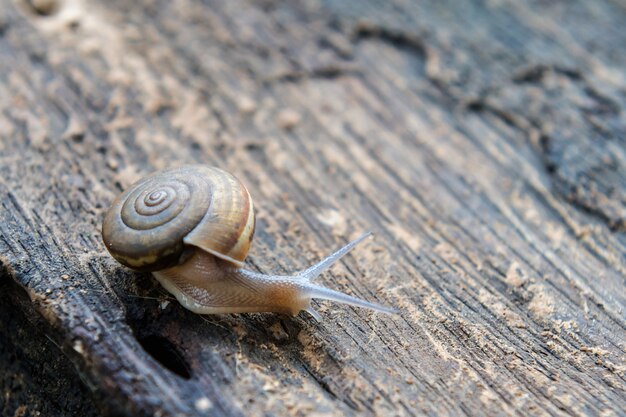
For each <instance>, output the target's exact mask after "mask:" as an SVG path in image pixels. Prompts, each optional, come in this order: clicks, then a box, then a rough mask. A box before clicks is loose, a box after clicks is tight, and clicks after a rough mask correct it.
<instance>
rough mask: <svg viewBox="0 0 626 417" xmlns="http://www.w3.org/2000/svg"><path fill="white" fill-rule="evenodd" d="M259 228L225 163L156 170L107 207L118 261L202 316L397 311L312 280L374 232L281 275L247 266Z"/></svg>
mask: <svg viewBox="0 0 626 417" xmlns="http://www.w3.org/2000/svg"><path fill="white" fill-rule="evenodd" d="M254 227H255V216H254V207H253V205H252V199H251V197H250V194H249V193H248V190H247V189H246V188H245V187H244V186H243V184H242V183H241V182H239V180H238V179H236V178H235V177H234V176H233V175H231V174H229V173H227V172H225V171H223V170H221V169H218V168H213V167H208V166H197V165H193V166H187V167H182V168H176V169H168V170H163V171H159V172H156V173H154V174H152V175H150V176H148V177H146V178H144V179H142V180H140V181H138V182H137V183H135V184H133V185H132V186H131V187H130V189H128V190H126V191H125V192H123V193H122V194H120V195H119V196H118V197H117V198H116V199H115V201H114V202H113V204H112V205H111V208H109V210H108V212H107V213H106V216H105V218H104V222H103V224H102V239H103V240H104V243H105V245H106V248H107V249H108V251H109V252H110V253H111V255H112V256H113V257H114V258H115V259H116V260H117V261H119V262H120V263H122V264H123V265H126V266H128V267H130V268H132V269H135V270H139V271H150V272H152V274H153V275H154V277H155V278H156V279H157V280H158V281H159V282H160V283H161V285H162V286H163V287H165V289H166V290H168V291H169V292H170V293H172V294H173V295H174V296H175V297H176V298H177V299H178V301H179V302H180V303H181V304H182V305H183V306H184V307H186V308H187V309H189V310H191V311H193V312H195V313H199V314H219V313H252V312H278V313H287V314H292V315H296V314H298V313H299V312H300V311H301V310H306V311H308V312H309V313H310V314H311V315H312V316H313V317H314V318H315V319H317V320H320V319H321V317H320V315H319V313H317V312H316V311H315V310H314V309H313V308H312V307H311V299H313V298H319V299H324V300H332V301H338V302H341V303H345V304H351V305H354V306H359V307H365V308H369V309H372V310H376V311H380V312H384V313H395V312H396V310H394V309H391V308H387V307H384V306H382V305H379V304H374V303H369V302H367V301H364V300H361V299H358V298H355V297H352V296H349V295H347V294H344V293H341V292H339V291H334V290H331V289H329V288H325V287H322V286H320V285H318V284H315V283H313V279H314V278H316V277H317V276H319V275H320V274H321V273H322V272H324V271H325V270H327V269H328V268H329V267H330V266H331V265H332V264H334V263H335V262H337V260H339V259H340V258H341V257H342V256H343V255H345V254H346V253H348V252H349V251H350V250H351V249H352V248H353V247H354V246H356V245H357V244H358V243H359V242H361V241H362V240H363V239H365V238H366V237H367V236H369V233H365V234H363V235H362V236H360V237H359V238H357V239H356V240H354V241H352V242H350V243H348V244H347V245H346V246H344V247H343V248H341V249H339V250H337V251H336V252H334V253H333V254H331V255H330V256H328V257H327V258H325V259H323V260H322V261H320V262H319V263H317V264H315V265H313V266H311V267H310V268H308V269H305V270H304V271H301V272H298V273H297V274H295V275H292V276H282V275H265V274H260V273H257V272H253V271H249V270H247V269H244V268H243V261H244V259H245V258H246V255H247V254H248V250H249V248H250V245H251V243H252V237H253V235H254Z"/></svg>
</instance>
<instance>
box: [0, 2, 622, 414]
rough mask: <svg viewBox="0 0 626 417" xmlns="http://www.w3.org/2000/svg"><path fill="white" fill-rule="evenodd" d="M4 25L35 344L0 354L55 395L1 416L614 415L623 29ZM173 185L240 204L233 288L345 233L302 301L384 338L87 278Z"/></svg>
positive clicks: (109, 6) (13, 252)
mask: <svg viewBox="0 0 626 417" xmlns="http://www.w3.org/2000/svg"><path fill="white" fill-rule="evenodd" d="M127 3H130V4H127ZM32 4H33V2H30V3H29V2H25V1H23V2H22V1H20V2H17V3H15V2H12V1H9V0H2V1H1V2H0V10H1V11H0V138H1V140H0V171H1V176H0V204H1V206H0V260H1V263H2V275H1V276H2V277H3V280H4V281H5V282H4V283H3V288H5V287H6V288H7V289H6V291H3V293H4V295H3V296H4V297H5V298H4V299H6V300H8V302H10V303H9V304H10V305H11V306H15V308H17V309H18V310H19V311H20V314H21V316H18V318H16V319H15V320H17V322H18V323H23V324H24V326H29V327H28V328H29V329H31V331H32V332H34V333H36V334H37V338H33V341H32V344H31V345H30V347H29V343H31V342H29V341H27V340H25V338H24V337H23V336H19V335H17V336H13V335H14V334H15V330H14V329H15V328H16V324H15V322H9V323H8V324H7V323H4V322H3V323H0V336H1V337H2V340H3V342H2V343H3V344H4V340H5V339H6V340H7V346H12V348H10V349H0V352H2V353H3V354H5V352H19V346H20V345H21V344H24V350H25V351H26V352H28V353H24V354H23V356H22V357H21V358H20V360H21V361H24V362H31V363H32V362H36V361H45V359H44V358H50V360H51V358H54V357H56V355H55V352H54V351H50V352H49V353H37V352H32V351H31V350H32V349H33V348H34V346H35V342H36V340H44V339H46V340H48V339H47V338H49V340H50V343H52V344H50V343H48V344H47V345H46V349H53V346H55V345H57V346H59V347H60V350H61V351H62V352H63V354H64V355H65V356H66V357H67V361H68V362H69V363H71V364H72V365H73V367H74V368H75V369H76V372H77V375H79V376H80V380H79V379H78V378H74V380H71V378H72V376H71V375H72V371H71V369H70V368H69V367H63V364H62V363H59V362H54V363H51V364H50V365H49V366H48V367H47V368H44V371H42V375H44V377H42V381H49V380H50V376H49V375H50V374H52V373H54V370H55V369H59V371H58V372H59V373H60V374H61V375H63V378H62V379H63V382H62V383H61V384H65V385H66V386H67V387H68V388H67V389H68V390H70V391H71V392H73V393H76V394H75V396H76V398H77V402H76V403H74V402H68V403H67V404H65V405H60V406H56V405H52V406H49V407H50V408H44V407H45V406H44V405H43V404H44V403H45V398H46V397H47V396H54V395H56V394H55V393H56V392H58V391H55V390H51V391H47V390H46V389H41V390H39V391H37V390H35V391H32V392H40V393H41V394H40V395H41V396H42V401H41V402H37V401H36V400H33V399H32V397H33V395H32V394H28V393H26V394H23V395H22V396H21V397H20V394H19V390H18V393H17V394H16V395H14V396H6V395H5V397H3V398H2V400H0V401H4V403H0V405H1V407H0V410H2V411H3V413H4V414H8V415H12V414H14V413H17V412H18V411H19V412H20V413H25V412H31V413H34V411H36V410H43V411H46V410H47V411H48V412H58V413H63V412H64V413H67V414H68V415H71V414H72V413H75V412H77V410H80V412H82V413H94V412H95V411H94V410H93V406H92V405H91V402H92V401H93V402H94V403H95V404H96V406H97V407H98V409H99V410H100V411H101V412H104V413H107V414H128V415H163V416H166V415H167V416H169V415H172V416H175V415H204V414H207V413H210V414H211V415H243V414H246V415H248V414H251V415H286V414H294V415H309V414H313V413H326V414H332V415H339V414H345V415H356V414H365V415H389V414H393V415H422V414H430V415H460V414H470V415H528V414H533V415H624V410H625V409H626V395H625V394H626V388H625V381H624V377H625V376H624V370H625V369H626V368H625V356H626V355H625V353H626V345H625V343H626V342H625V337H626V331H625V330H626V321H625V317H624V308H625V306H626V291H624V288H625V284H626V282H625V279H626V256H625V254H626V250H625V245H626V235H625V232H626V228H625V219H626V209H625V207H626V192H625V191H626V169H625V165H626V150H625V149H626V148H625V146H624V141H625V140H626V122H625V120H626V118H625V116H624V111H625V110H624V109H626V71H625V70H624V68H626V47H624V45H626V32H625V31H623V30H622V29H623V28H622V26H623V22H624V21H625V20H626V5H624V4H623V3H621V2H611V1H608V0H607V1H598V2H593V3H592V2H582V1H581V2H568V3H567V4H564V3H563V4H561V3H550V4H543V3H541V2H532V1H526V2H521V1H516V2H487V3H483V2H478V1H473V2H464V3H461V4H458V3H457V2H448V3H442V2H439V1H434V2H429V1H420V2H407V3H404V2H392V3H389V2H382V3H381V2H375V1H354V2H353V1H342V2H334V1H333V2H324V1H309V2H296V3H293V4H292V3H287V2H285V3H278V2H272V1H265V2H261V3H258V4H257V3H254V2H246V1H229V2H223V3H222V2H193V1H190V0H177V1H173V2H166V1H141V2H124V1H117V0H116V1H111V2H96V1H79V0H65V1H64V2H60V3H58V6H57V7H56V8H53V9H51V11H46V10H44V9H41V6H39V7H40V9H39V12H37V10H35V9H34V8H33V6H32ZM184 163H206V164H210V165H217V166H219V167H221V168H224V169H226V170H228V171H230V172H232V173H234V174H235V175H237V176H238V177H240V178H241V179H242V181H243V182H244V183H245V184H246V185H247V186H248V188H249V189H250V191H251V193H252V195H253V197H254V199H255V205H256V207H257V210H258V226H257V236H256V239H255V244H254V248H253V251H252V253H251V255H250V258H249V262H248V263H249V266H250V267H251V268H255V269H258V270H261V271H272V272H289V271H295V270H298V269H301V268H302V267H305V266H307V265H308V264H310V263H311V262H313V261H315V260H317V259H319V258H320V257H321V256H323V255H325V254H326V253H328V252H329V251H330V250H332V249H334V248H336V247H337V246H339V245H341V244H343V243H345V242H346V241H347V240H348V239H349V238H351V237H355V236H356V235H357V234H358V233H360V232H361V231H363V230H367V229H371V230H373V231H374V233H375V239H374V240H372V241H370V242H369V243H367V244H365V245H363V247H361V248H359V249H357V250H356V251H355V252H354V254H353V255H351V256H348V257H347V259H346V260H345V262H343V263H342V265H339V266H337V267H334V268H333V270H332V273H331V274H326V275H325V276H324V277H323V278H322V279H323V280H324V281H325V282H326V283H327V284H328V285H330V286H332V287H335V288H338V289H341V290H343V291H346V292H348V293H353V294H355V295H358V296H359V297H363V298H366V299H369V300H377V301H379V302H381V303H385V304H390V305H396V306H398V307H399V308H401V309H402V314H401V316H399V317H396V318H390V317H386V316H380V315H377V314H373V313H370V312H364V311H362V310H358V309H356V308H351V307H345V306H338V305H329V304H326V303H321V304H320V306H319V309H320V311H321V313H322V315H323V317H324V319H325V320H324V321H323V322H321V323H315V322H313V321H312V320H311V319H310V317H308V316H306V315H304V314H303V315H301V316H299V317H298V318H290V317H285V316H280V315H273V314H250V315H233V316H207V317H201V316H196V315H194V314H192V313H190V312H187V311H185V310H184V309H183V308H182V307H181V306H180V305H178V304H177V303H176V302H175V301H173V300H171V297H169V296H168V295H167V293H166V292H165V291H164V290H163V289H161V288H160V287H159V286H158V285H157V284H156V283H155V281H154V280H153V279H151V278H150V276H148V275H145V274H138V273H133V272H130V271H128V270H127V269H125V268H123V267H121V266H120V265H118V264H117V263H115V261H113V260H112V258H111V257H110V256H108V254H107V253H106V250H105V249H104V246H103V244H102V242H101V239H100V232H99V227H100V223H101V221H102V217H103V214H104V211H105V210H106V208H107V206H108V204H109V203H110V202H111V201H112V199H113V198H114V196H115V195H116V194H117V193H118V192H119V191H120V190H122V189H124V188H125V187H126V186H128V185H129V184H130V183H132V182H133V181H134V180H135V179H137V178H139V177H140V176H142V175H144V174H147V173H149V172H151V171H153V170H155V169H159V168H163V167H167V166H171V165H179V164H184ZM22 290H25V291H26V294H27V295H28V300H26V301H25V300H22V298H20V297H18V294H20V293H21V291H22ZM20 300H21V301H20ZM7 311H8V310H2V311H0V312H1V313H2V314H1V316H0V317H3V318H7V320H8V318H9V317H10V315H9V314H8V313H7ZM20 317H22V318H20ZM26 317H30V319H26ZM3 321H4V320H3ZM29 349H30V350H29ZM10 354H14V353H10ZM0 363H9V362H8V361H7V359H5V358H3V359H2V361H0ZM19 369H26V368H19ZM19 369H18V368H17V367H13V368H9V372H23V373H26V372H30V373H28V375H33V374H35V373H36V372H37V371H19ZM29 378H31V377H30V376H29ZM35 379H36V378H35ZM12 380H17V377H15V378H13V379H12V377H11V376H9V377H6V376H5V377H4V378H3V379H2V381H5V382H4V384H5V386H3V390H4V392H7V390H9V391H10V390H11V387H7V386H6V385H7V384H8V382H6V381H12ZM80 381H82V382H80ZM82 383H84V384H85V386H87V387H89V388H90V389H91V391H92V392H93V396H91V395H86V394H85V391H84V388H81V386H82V385H81V384H82ZM60 386H63V385H60ZM28 395H30V397H29V396H28ZM81 396H84V400H83V401H80V400H81ZM20 406H25V407H26V408H20V409H19V410H18V407H20ZM20 410H21V411H20Z"/></svg>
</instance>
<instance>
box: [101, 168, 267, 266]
mask: <svg viewBox="0 0 626 417" xmlns="http://www.w3.org/2000/svg"><path fill="white" fill-rule="evenodd" d="M254 226H255V217H254V208H253V205H252V199H251V198H250V195H249V193H248V190H246V188H245V187H244V186H243V184H241V182H239V180H237V179H236V178H235V177H234V176H232V175H231V174H229V173H227V172H225V171H222V170H220V169H218V168H213V167H207V166H188V167H183V168H177V169H169V170H164V171H160V172H157V173H155V174H152V175H151V176H149V177H147V178H144V179H142V180H140V181H139V182H137V183H135V184H133V185H132V186H131V187H130V188H129V189H128V190H126V191H125V192H123V193H122V194H121V195H120V196H118V197H117V198H116V200H115V201H114V202H113V204H112V205H111V208H110V209H109V211H108V212H107V214H106V216H105V219H104V223H103V225H102V239H103V240H104V243H105V245H106V247H107V249H108V250H109V252H110V253H111V255H113V257H114V258H115V259H117V260H118V261H119V262H120V263H122V264H124V265H126V266H128V267H131V268H133V269H137V270H144V271H157V270H161V269H165V268H168V267H171V266H174V265H177V264H178V262H179V259H180V257H181V255H182V253H183V251H184V250H185V248H186V247H195V248H199V249H201V250H204V251H206V252H209V253H212V254H213V255H215V256H217V257H220V258H222V259H225V260H227V261H230V262H232V263H233V264H235V265H240V264H241V263H242V262H243V260H244V259H245V258H246V255H247V254H248V250H249V248H250V244H251V242H252V237H253V235H254Z"/></svg>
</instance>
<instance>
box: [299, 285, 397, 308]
mask: <svg viewBox="0 0 626 417" xmlns="http://www.w3.org/2000/svg"><path fill="white" fill-rule="evenodd" d="M307 289H308V290H309V294H310V297H311V298H320V299H322V300H329V301H337V302H339V303H344V304H349V305H353V306H357V307H364V308H369V309H370V310H374V311H378V312H381V313H387V314H397V313H399V312H400V311H399V310H397V309H395V308H390V307H385V306H383V305H380V304H376V303H370V302H369V301H365V300H361V299H360V298H356V297H353V296H351V295H348V294H344V293H342V292H339V291H335V290H331V289H330V288H325V287H322V286H319V285H315V284H309V285H307Z"/></svg>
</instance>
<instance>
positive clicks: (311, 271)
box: [297, 232, 372, 281]
mask: <svg viewBox="0 0 626 417" xmlns="http://www.w3.org/2000/svg"><path fill="white" fill-rule="evenodd" d="M371 234H372V232H365V233H363V234H362V235H361V236H359V237H357V238H356V239H354V240H353V241H352V242H350V243H348V244H347V245H346V246H344V247H343V248H341V249H338V250H337V251H335V252H333V253H332V254H330V255H328V256H327V257H326V258H324V259H322V260H321V261H319V262H318V263H316V264H315V265H313V266H311V267H309V268H307V269H305V270H304V271H302V272H300V273H299V274H298V275H297V276H298V277H300V278H304V279H306V280H308V281H312V280H313V279H315V278H317V277H318V276H319V275H320V274H321V273H322V272H324V271H325V270H327V269H328V268H330V267H331V266H332V265H333V264H334V263H335V262H337V261H338V260H339V259H341V257H343V256H344V255H345V254H346V253H348V252H350V251H351V250H352V249H353V248H354V247H355V246H356V245H358V244H359V243H361V242H362V241H363V240H364V239H365V238H367V237H368V236H370V235H371Z"/></svg>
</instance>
